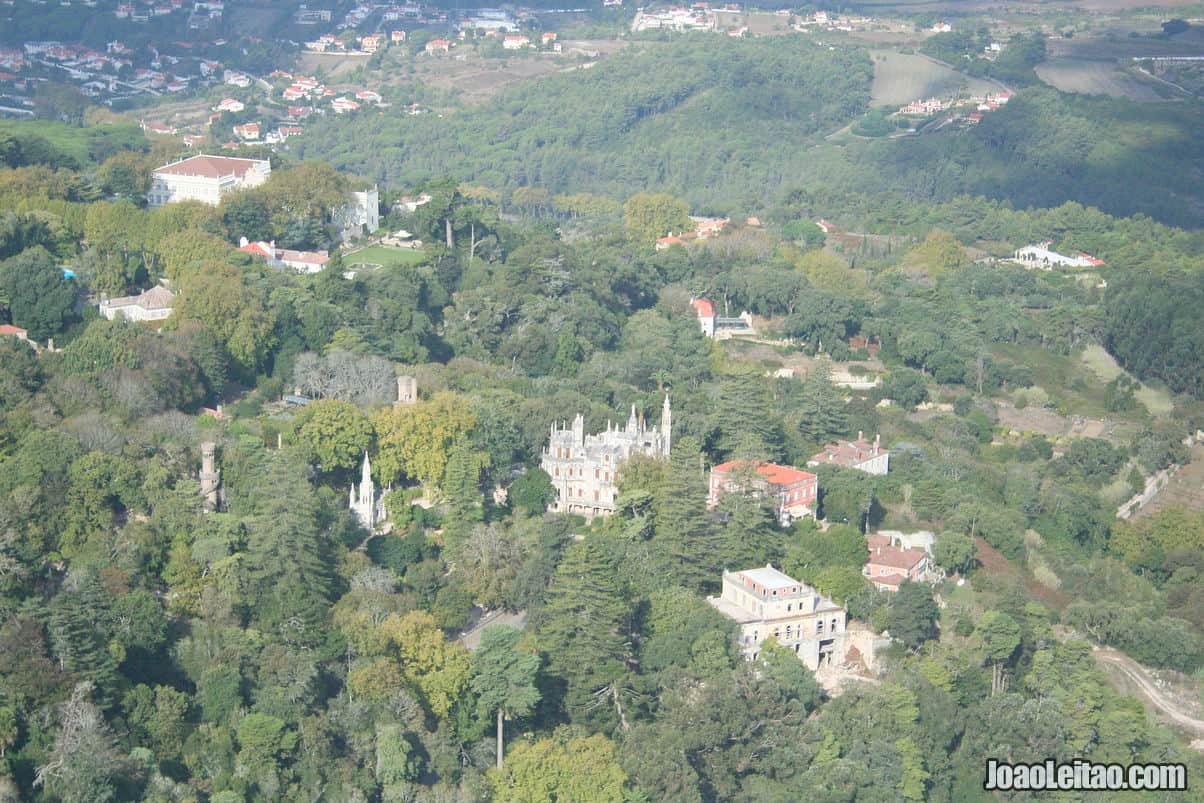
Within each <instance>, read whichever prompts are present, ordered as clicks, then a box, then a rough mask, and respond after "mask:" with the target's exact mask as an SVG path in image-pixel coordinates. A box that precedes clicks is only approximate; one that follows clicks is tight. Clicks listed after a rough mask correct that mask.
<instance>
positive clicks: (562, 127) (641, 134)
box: [299, 37, 871, 204]
mask: <svg viewBox="0 0 1204 803" xmlns="http://www.w3.org/2000/svg"><path fill="white" fill-rule="evenodd" d="M870 77H871V66H870V62H869V59H868V57H867V56H866V54H865V52H864V51H863V50H857V49H841V50H839V51H835V52H833V51H829V50H828V49H827V48H824V47H821V46H818V45H816V44H814V43H812V42H810V41H808V40H807V39H805V38H802V37H782V38H773V39H764V40H753V41H750V42H739V43H737V42H732V41H728V40H724V39H707V40H687V39H680V40H675V41H672V42H657V43H642V44H639V45H633V46H632V47H631V48H629V49H627V50H625V51H623V52H622V54H621V55H619V56H616V57H614V58H609V59H606V60H603V61H601V62H599V63H598V64H597V65H596V66H593V68H592V69H581V70H576V71H570V72H568V73H566V74H559V75H554V76H551V77H548V78H545V79H542V80H540V81H538V82H535V83H532V84H529V85H526V86H523V87H519V88H517V89H514V90H512V91H509V92H506V93H503V94H502V95H501V96H499V97H498V98H497V99H495V100H494V101H491V102H489V103H486V104H484V105H482V106H478V107H473V108H469V109H464V110H462V111H458V112H456V113H455V114H448V115H444V116H436V115H423V116H420V117H407V116H405V115H404V114H403V113H402V112H403V110H400V109H398V110H395V111H393V112H390V113H386V114H384V115H381V116H377V115H362V116H360V117H358V118H356V119H355V120H353V121H350V123H349V124H348V123H347V121H343V120H339V121H329V122H326V123H319V124H316V125H314V126H311V129H310V131H308V132H307V134H306V136H305V137H304V138H303V139H302V140H301V144H300V146H299V147H300V153H301V155H302V156H304V157H306V158H315V157H320V158H322V159H324V160H329V161H331V162H332V163H334V164H335V165H336V166H338V167H340V168H343V169H348V170H351V171H352V172H355V173H358V174H362V175H370V176H375V177H377V178H380V179H381V180H385V181H390V182H394V183H412V182H415V181H418V180H421V179H425V178H429V177H433V176H442V175H451V176H455V177H456V178H457V179H460V180H464V181H469V180H471V181H472V182H474V183H479V184H484V185H486V186H491V187H494V188H496V189H505V190H512V189H514V188H516V187H524V186H536V187H542V188H544V189H547V190H548V191H550V192H552V193H571V192H581V191H589V192H594V193H597V194H602V195H609V196H611V197H613V198H619V199H622V198H626V197H627V196H629V195H632V194H634V193H635V192H637V191H639V190H642V189H646V188H648V187H650V186H654V187H657V188H660V189H665V190H667V191H670V192H673V193H675V194H678V195H681V196H683V197H686V198H688V199H689V200H691V201H694V202H695V203H699V204H716V203H724V204H730V203H731V202H732V201H733V199H736V198H739V199H741V201H743V199H744V198H746V197H747V198H748V199H749V200H750V201H753V202H757V203H762V202H765V201H767V200H769V199H770V198H772V197H773V195H774V194H775V193H776V191H777V189H778V188H780V187H781V186H782V185H783V183H784V182H786V181H787V180H790V179H792V178H794V177H797V176H798V175H801V174H805V173H806V172H807V170H808V161H809V158H810V157H809V155H808V154H807V152H806V151H805V147H806V146H808V145H811V144H813V143H814V142H815V141H816V139H817V138H818V137H819V136H820V135H823V134H826V133H829V132H831V131H834V130H836V129H838V128H840V127H841V126H842V125H843V124H844V123H845V122H847V121H848V119H849V118H850V117H852V116H854V115H856V114H858V113H859V112H861V111H864V109H865V106H866V104H867V103H868V102H869V83H870Z"/></svg>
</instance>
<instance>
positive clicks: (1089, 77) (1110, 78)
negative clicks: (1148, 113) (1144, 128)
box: [1037, 59, 1165, 103]
mask: <svg viewBox="0 0 1204 803" xmlns="http://www.w3.org/2000/svg"><path fill="white" fill-rule="evenodd" d="M1037 76H1038V77H1039V78H1040V79H1041V80H1042V81H1044V82H1045V83H1047V84H1049V85H1050V86H1052V87H1054V88H1055V89H1060V90H1062V91H1063V92H1076V93H1078V94H1081V95H1108V96H1109V97H1113V98H1128V99H1129V100H1134V101H1138V102H1142V103H1150V102H1155V101H1160V100H1165V98H1164V97H1163V95H1162V94H1161V93H1160V92H1159V91H1158V90H1157V89H1156V88H1155V87H1154V85H1153V83H1152V82H1147V81H1141V80H1139V79H1137V78H1135V77H1134V76H1132V75H1130V74H1129V73H1128V72H1126V71H1124V70H1123V69H1121V68H1120V67H1119V66H1118V65H1117V64H1116V62H1112V61H1087V60H1085V59H1051V60H1049V61H1046V62H1044V63H1043V64H1041V65H1040V66H1038V67H1037Z"/></svg>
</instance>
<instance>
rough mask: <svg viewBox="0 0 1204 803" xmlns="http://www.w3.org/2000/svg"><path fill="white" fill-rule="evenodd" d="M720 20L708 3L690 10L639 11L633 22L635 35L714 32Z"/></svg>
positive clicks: (691, 7) (700, 4)
mask: <svg viewBox="0 0 1204 803" xmlns="http://www.w3.org/2000/svg"><path fill="white" fill-rule="evenodd" d="M718 27H719V19H718V17H717V16H716V14H715V12H714V11H713V10H711V8H710V6H709V5H708V4H707V3H694V4H693V5H692V6H690V7H689V8H682V7H678V6H673V7H671V8H668V9H665V10H663V11H647V10H644V11H637V12H636V15H635V19H634V20H632V22H631V30H632V32H634V33H639V32H640V31H714V30H717V29H718Z"/></svg>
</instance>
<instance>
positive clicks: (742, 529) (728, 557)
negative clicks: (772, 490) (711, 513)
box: [719, 462, 782, 571]
mask: <svg viewBox="0 0 1204 803" xmlns="http://www.w3.org/2000/svg"><path fill="white" fill-rule="evenodd" d="M757 480H758V477H757V474H756V469H755V464H754V463H752V462H748V463H745V464H744V465H743V466H741V467H740V468H738V469H737V470H736V471H735V472H734V473H733V476H732V481H733V483H734V484H735V485H736V486H737V487H736V488H733V489H732V490H730V491H728V492H727V493H725V494H724V495H723V496H722V497H721V498H720V500H719V516H720V519H721V520H722V524H721V525H720V542H721V543H720V556H721V558H722V562H723V566H724V568H727V569H731V570H732V571H738V570H740V569H747V568H749V567H752V566H764V565H765V564H766V563H768V562H770V561H774V562H777V559H778V556H779V553H780V552H781V547H782V544H781V540H782V539H781V530H780V529H779V527H778V521H777V509H776V507H777V506H776V504H775V502H776V500H775V499H774V498H772V497H770V496H769V495H768V494H766V493H764V491H763V490H761V489H760V488H759V487H758V485H759V483H758V481H757Z"/></svg>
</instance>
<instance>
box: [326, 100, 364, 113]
mask: <svg viewBox="0 0 1204 803" xmlns="http://www.w3.org/2000/svg"><path fill="white" fill-rule="evenodd" d="M359 107H360V105H359V104H358V103H356V102H355V101H354V100H349V99H348V98H335V99H334V100H332V101H331V102H330V108H331V109H333V110H334V113H335V114H343V113H345V112H353V111H356V110H358V109H359Z"/></svg>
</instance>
